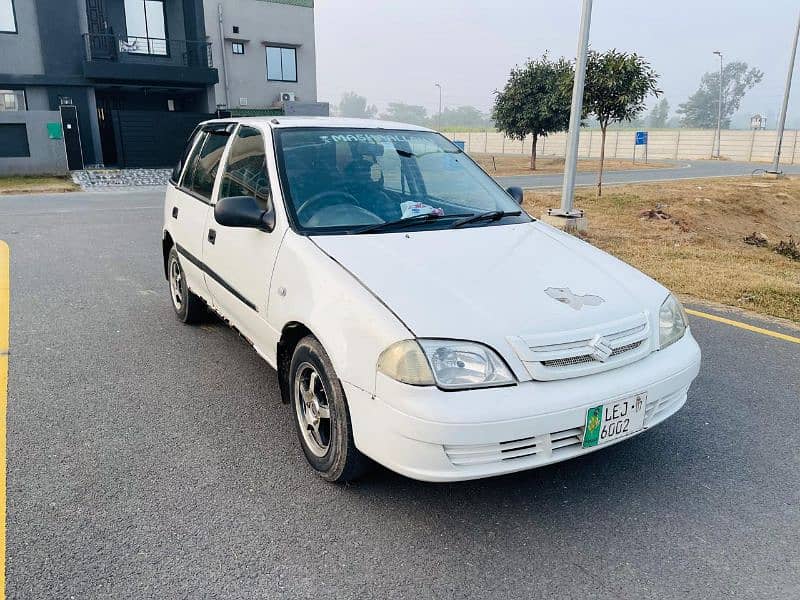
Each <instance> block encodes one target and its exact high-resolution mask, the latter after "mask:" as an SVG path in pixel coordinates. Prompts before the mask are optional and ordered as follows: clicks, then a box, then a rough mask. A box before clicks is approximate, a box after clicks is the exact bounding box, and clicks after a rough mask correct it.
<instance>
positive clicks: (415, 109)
mask: <svg viewBox="0 0 800 600" xmlns="http://www.w3.org/2000/svg"><path fill="white" fill-rule="evenodd" d="M381 119H386V120H387V121H399V122H400V123H411V124H412V125H427V124H428V111H427V110H425V107H424V106H415V105H413V104H405V103H403V102H390V103H389V105H388V106H387V107H386V112H384V113H383V114H382V115H381Z"/></svg>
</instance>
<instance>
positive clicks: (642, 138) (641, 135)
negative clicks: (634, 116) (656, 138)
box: [636, 131, 647, 146]
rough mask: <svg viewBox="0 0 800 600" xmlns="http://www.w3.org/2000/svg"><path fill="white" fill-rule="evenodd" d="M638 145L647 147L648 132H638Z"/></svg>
mask: <svg viewBox="0 0 800 600" xmlns="http://www.w3.org/2000/svg"><path fill="white" fill-rule="evenodd" d="M636 145H637V146H646V145H647V132H646V131H637V132H636Z"/></svg>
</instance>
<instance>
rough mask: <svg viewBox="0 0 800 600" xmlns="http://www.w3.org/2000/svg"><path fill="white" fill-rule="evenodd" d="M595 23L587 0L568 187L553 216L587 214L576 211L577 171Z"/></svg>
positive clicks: (566, 172)
mask: <svg viewBox="0 0 800 600" xmlns="http://www.w3.org/2000/svg"><path fill="white" fill-rule="evenodd" d="M591 24H592V0H583V9H582V11H581V29H580V34H579V36H578V55H577V58H576V62H575V83H574V85H573V87H572V109H571V112H570V116H569V137H568V138H567V155H566V160H565V163H564V187H563V189H562V191H561V208H560V209H550V210H549V211H548V212H549V214H550V215H552V216H556V217H566V218H576V217H583V211H582V210H575V206H574V205H575V173H576V171H577V170H578V143H579V142H580V135H581V116H582V113H583V88H584V84H585V83H586V62H587V60H588V57H589V30H590V27H591Z"/></svg>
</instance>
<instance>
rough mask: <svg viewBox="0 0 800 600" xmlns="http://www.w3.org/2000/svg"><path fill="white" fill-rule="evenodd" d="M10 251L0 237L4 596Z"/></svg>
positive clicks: (0, 568) (1, 570)
mask: <svg viewBox="0 0 800 600" xmlns="http://www.w3.org/2000/svg"><path fill="white" fill-rule="evenodd" d="M10 254H11V252H10V251H9V249H8V244H6V243H5V242H4V241H3V240H0V598H5V597H6V404H7V401H8V396H7V394H8V351H9V342H8V339H9V328H10V317H11V282H10V271H11V266H10Z"/></svg>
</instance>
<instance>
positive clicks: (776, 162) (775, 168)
mask: <svg viewBox="0 0 800 600" xmlns="http://www.w3.org/2000/svg"><path fill="white" fill-rule="evenodd" d="M798 38H800V17H798V19H797V30H796V31H795V33H794V45H793V46H792V54H791V55H790V58H789V74H788V75H787V76H786V91H785V92H784V94H783V106H782V107H781V117H780V120H779V121H778V141H777V143H776V144H775V157H774V159H773V161H772V171H770V173H780V163H781V146H782V145H783V130H784V129H785V128H786V112H787V111H788V110H789V93H790V92H791V91H792V75H793V74H794V61H795V58H797V40H798Z"/></svg>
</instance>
